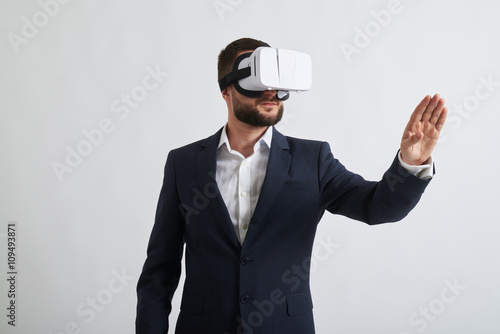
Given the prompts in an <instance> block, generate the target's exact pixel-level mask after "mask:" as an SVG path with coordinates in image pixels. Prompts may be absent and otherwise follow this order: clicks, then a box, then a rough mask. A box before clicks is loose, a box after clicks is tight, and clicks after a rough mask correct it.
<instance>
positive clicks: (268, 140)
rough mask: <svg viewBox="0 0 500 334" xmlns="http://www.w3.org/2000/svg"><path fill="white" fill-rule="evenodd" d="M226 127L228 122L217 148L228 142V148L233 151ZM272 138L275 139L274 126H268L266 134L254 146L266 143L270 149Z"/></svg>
mask: <svg viewBox="0 0 500 334" xmlns="http://www.w3.org/2000/svg"><path fill="white" fill-rule="evenodd" d="M226 127H227V124H226V125H225V126H224V128H223V129H222V133H221V135H220V139H219V145H217V149H219V148H220V147H221V146H222V145H223V144H226V147H227V150H228V151H229V152H231V146H230V145H229V139H228V138H227V132H226ZM272 139H273V127H272V126H269V127H268V128H267V130H266V132H264V134H263V135H262V137H260V139H259V140H257V143H255V146H254V148H255V147H256V146H257V145H259V144H265V145H267V147H268V148H269V149H270V148H271V141H272Z"/></svg>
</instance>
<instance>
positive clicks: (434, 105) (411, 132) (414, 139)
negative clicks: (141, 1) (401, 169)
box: [401, 94, 448, 165]
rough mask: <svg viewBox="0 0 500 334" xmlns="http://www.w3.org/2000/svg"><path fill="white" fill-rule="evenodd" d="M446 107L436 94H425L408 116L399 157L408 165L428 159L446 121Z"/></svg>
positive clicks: (421, 162)
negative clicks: (432, 95) (408, 119)
mask: <svg viewBox="0 0 500 334" xmlns="http://www.w3.org/2000/svg"><path fill="white" fill-rule="evenodd" d="M447 113H448V109H447V108H446V107H444V99H443V98H441V97H440V96H439V95H438V94H436V95H434V97H432V98H431V97H430V95H427V96H426V97H424V99H423V100H422V102H420V103H419V105H418V106H417V108H415V111H414V112H413V114H412V115H411V117H410V121H409V122H408V125H406V129H405V131H404V133H403V138H402V140H401V159H403V161H404V162H405V163H407V164H408V165H422V164H424V163H426V162H427V160H429V158H430V156H431V154H432V152H433V151H434V148H435V147H436V144H437V142H438V139H439V135H440V133H441V129H442V128H443V126H444V122H445V121H446V115H447Z"/></svg>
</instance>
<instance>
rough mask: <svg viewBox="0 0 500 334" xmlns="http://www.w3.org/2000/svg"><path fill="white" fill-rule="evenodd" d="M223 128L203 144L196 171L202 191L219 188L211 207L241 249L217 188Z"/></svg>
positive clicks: (212, 199)
mask: <svg viewBox="0 0 500 334" xmlns="http://www.w3.org/2000/svg"><path fill="white" fill-rule="evenodd" d="M221 133H222V128H221V129H220V130H219V131H218V132H217V133H216V134H214V135H213V136H211V137H208V138H207V139H205V140H204V141H203V142H202V144H201V145H202V146H203V149H202V150H201V151H200V152H199V153H198V155H197V156H196V170H197V172H198V182H199V185H200V189H201V191H203V189H205V186H206V185H208V184H215V185H216V187H217V196H216V197H214V198H211V199H210V201H209V204H208V205H209V207H210V209H211V210H212V212H213V214H214V215H215V217H216V219H217V222H218V223H219V224H220V225H221V227H222V229H223V230H224V232H226V234H227V235H228V237H229V239H231V241H232V242H233V243H234V244H235V245H236V246H237V247H238V248H240V247H241V245H240V242H239V241H238V237H237V236H236V232H235V230H234V226H233V223H232V222H231V218H230V217H229V213H228V211H227V208H226V205H225V203H224V200H223V199H222V196H221V194H220V191H219V187H218V186H217V181H216V178H215V175H216V174H215V173H216V170H217V144H218V143H219V139H220V135H221Z"/></svg>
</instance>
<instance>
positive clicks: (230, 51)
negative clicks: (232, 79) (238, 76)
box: [217, 38, 269, 81]
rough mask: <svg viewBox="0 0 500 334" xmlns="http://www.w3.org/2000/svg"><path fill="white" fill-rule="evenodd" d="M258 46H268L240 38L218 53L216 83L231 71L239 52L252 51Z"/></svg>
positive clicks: (253, 40) (257, 41) (251, 39)
mask: <svg viewBox="0 0 500 334" xmlns="http://www.w3.org/2000/svg"><path fill="white" fill-rule="evenodd" d="M260 46H269V44H267V43H266V42H263V41H259V40H256V39H253V38H240V39H237V40H236V41H234V42H231V43H229V44H228V45H227V46H226V47H225V48H224V49H222V50H221V52H220V53H219V60H218V62H217V81H220V79H222V78H223V77H224V76H226V75H227V74H228V73H230V72H231V71H232V70H233V63H234V61H235V60H236V55H237V54H238V53H239V52H241V51H247V50H248V51H253V50H255V49H257V48H258V47H260Z"/></svg>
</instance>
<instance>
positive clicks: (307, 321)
mask: <svg viewBox="0 0 500 334" xmlns="http://www.w3.org/2000/svg"><path fill="white" fill-rule="evenodd" d="M221 131H222V129H221V130H219V131H218V132H217V133H216V134H214V135H212V136H210V137H208V138H206V139H205V140H201V141H198V142H195V143H192V144H190V145H187V146H184V147H181V148H178V149H175V150H172V151H171V152H170V153H169V155H168V158H167V163H166V166H165V178H164V181H163V187H162V189H161V193H160V198H159V203H158V208H157V212H156V218H155V224H154V227H153V230H152V233H151V237H150V241H149V245H148V250H147V259H146V261H145V264H144V268H143V271H142V274H141V276H140V278H139V282H138V285H137V294H138V305H137V318H136V331H137V333H140V334H145V333H148V334H152V333H156V334H160V333H161V334H164V333H166V332H167V331H168V326H169V324H168V315H169V314H170V311H171V308H172V306H171V300H172V296H173V294H174V291H175V290H176V288H177V285H178V282H179V277H180V274H181V259H182V256H183V249H184V245H185V248H186V250H185V270H186V279H185V283H184V290H183V291H182V301H181V311H180V315H179V317H178V319H177V325H176V331H175V333H178V334H236V333H248V334H251V333H255V334H257V333H269V334H280V333H283V334H285V333H286V334H311V333H314V322H313V312H312V309H313V304H312V300H311V293H310V290H309V264H310V258H311V251H312V246H313V241H314V236H315V233H316V227H317V224H318V222H319V221H320V219H321V217H322V216H323V213H324V212H325V210H328V211H329V212H331V213H336V214H342V215H345V216H347V217H351V218H353V219H356V220H360V221H363V222H365V223H368V224H379V223H384V222H394V221H398V220H400V219H402V218H404V217H405V216H406V215H407V214H408V212H409V211H410V210H411V209H412V208H413V207H414V206H415V205H416V204H417V202H418V200H419V199H420V196H421V195H422V193H423V192H424V189H425V187H426V186H427V184H428V183H429V181H425V180H421V179H419V178H417V177H414V176H412V175H409V174H408V173H406V172H405V171H404V170H403V169H402V168H401V167H400V166H399V163H398V159H397V157H396V158H395V159H394V162H393V163H392V165H391V166H390V168H389V169H388V171H387V172H386V173H385V174H384V176H383V178H382V180H381V181H379V182H372V181H366V180H364V179H363V178H362V177H361V176H359V175H357V174H354V173H352V172H349V171H348V170H346V169H345V167H344V166H343V165H342V164H341V163H340V162H339V161H338V160H336V159H335V158H334V157H333V155H332V153H331V152H330V147H329V145H328V144H327V143H326V142H319V141H311V140H303V139H297V138H291V137H285V136H283V135H282V134H281V133H279V132H278V131H277V130H276V129H274V130H273V138H272V143H271V150H270V156H269V162H268V166H267V171H266V176H265V180H264V183H263V185H262V190H261V194H260V197H259V200H258V203H257V206H256V208H255V211H254V214H253V216H252V218H251V221H250V223H249V228H248V232H247V235H246V238H245V241H244V243H243V245H240V243H239V242H238V238H237V236H236V232H235V229H234V227H233V224H232V222H231V219H230V218H229V214H228V212H227V208H226V206H225V204H224V201H223V199H222V197H221V195H220V193H219V191H218V188H217V184H216V180H215V171H216V150H217V144H218V143H219V138H220V134H221Z"/></svg>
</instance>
